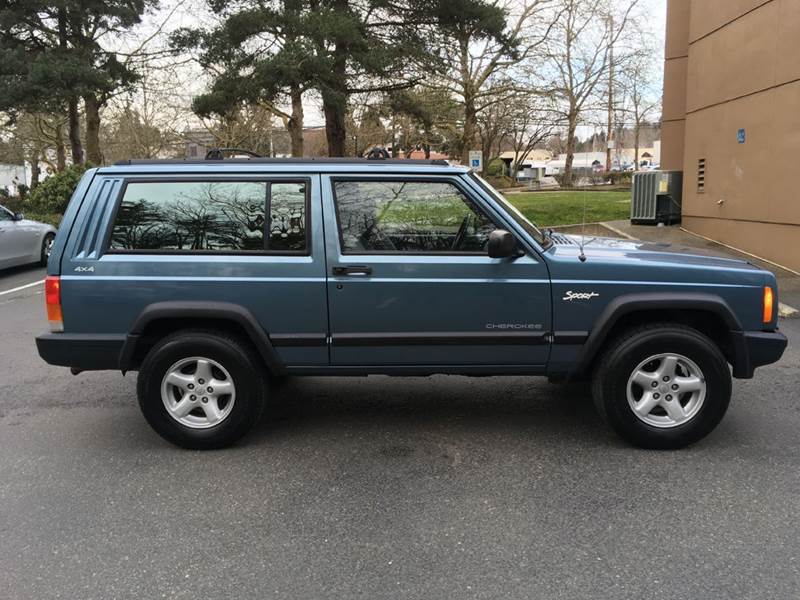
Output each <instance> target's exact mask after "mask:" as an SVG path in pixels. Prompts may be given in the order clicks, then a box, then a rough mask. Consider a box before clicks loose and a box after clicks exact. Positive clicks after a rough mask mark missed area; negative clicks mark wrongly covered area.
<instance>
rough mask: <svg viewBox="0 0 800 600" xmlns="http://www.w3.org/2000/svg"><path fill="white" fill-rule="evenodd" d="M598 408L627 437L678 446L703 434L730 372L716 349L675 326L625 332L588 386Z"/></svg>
mask: <svg viewBox="0 0 800 600" xmlns="http://www.w3.org/2000/svg"><path fill="white" fill-rule="evenodd" d="M592 395H593V397H594V401H595V405H596V406H597V409H598V412H599V413H600V414H601V415H602V416H603V417H604V418H605V420H606V421H607V422H608V423H609V424H610V425H611V427H612V428H613V429H614V430H615V431H616V432H617V433H618V434H619V435H620V436H621V437H622V438H624V439H625V440H627V441H628V442H630V443H632V444H634V445H636V446H639V447H642V448H651V449H676V448H683V447H685V446H688V445H689V444H692V443H694V442H697V441H698V440H700V439H702V438H704V437H705V436H706V435H708V434H709V433H710V432H711V431H712V430H713V429H714V428H715V427H716V426H717V425H718V424H719V422H720V421H721V420H722V417H723V416H724V415H725V412H726V411H727V409H728V404H729V402H730V397H731V375H730V369H729V368H728V363H727V361H726V360H725V357H724V356H723V355H722V353H721V352H720V350H719V348H718V347H717V346H716V344H714V342H712V341H711V340H710V339H709V338H708V337H706V336H705V335H703V334H702V333H700V332H698V331H696V330H694V329H692V328H690V327H685V326H682V325H671V324H659V325H651V326H647V327H642V328H639V329H635V330H632V331H630V332H628V333H627V334H625V335H623V336H621V337H620V338H619V339H618V340H616V341H615V342H614V343H613V344H612V345H611V347H610V348H609V349H608V351H607V352H605V354H604V358H603V360H602V361H601V363H600V365H598V367H597V369H596V370H595V373H594V378H593V383H592Z"/></svg>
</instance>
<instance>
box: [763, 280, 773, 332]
mask: <svg viewBox="0 0 800 600" xmlns="http://www.w3.org/2000/svg"><path fill="white" fill-rule="evenodd" d="M774 302H775V296H774V294H773V292H772V288H771V287H769V286H767V287H765V288H764V323H771V322H772V315H773V314H774V312H773V308H774V307H773V304H774Z"/></svg>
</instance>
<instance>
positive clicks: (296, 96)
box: [286, 88, 304, 157]
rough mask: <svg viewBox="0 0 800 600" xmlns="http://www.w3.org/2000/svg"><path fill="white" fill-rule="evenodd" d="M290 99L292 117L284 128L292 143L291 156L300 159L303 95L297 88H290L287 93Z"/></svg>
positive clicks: (301, 149)
mask: <svg viewBox="0 0 800 600" xmlns="http://www.w3.org/2000/svg"><path fill="white" fill-rule="evenodd" d="M289 95H290V96H291V99H292V116H291V117H290V118H289V122H288V123H287V125H286V128H287V129H288V130H289V138H290V139H291V141H292V156H296V157H302V156H303V152H304V148H303V93H302V92H301V91H300V90H299V89H298V88H292V89H291V91H290V92H289Z"/></svg>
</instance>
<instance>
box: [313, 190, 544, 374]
mask: <svg viewBox="0 0 800 600" xmlns="http://www.w3.org/2000/svg"><path fill="white" fill-rule="evenodd" d="M322 188H323V201H324V206H325V232H326V252H327V267H328V303H329V312H330V332H331V340H330V342H331V351H330V352H331V354H330V356H331V364H332V365H333V366H341V367H346V366H362V367H363V366H369V365H374V366H380V367H384V366H406V367H408V366H415V365H416V366H422V367H428V368H430V367H432V366H445V367H446V366H477V365H482V366H490V367H491V366H504V367H509V368H510V370H512V371H513V370H514V368H515V367H526V368H531V367H537V366H544V365H545V364H546V362H547V359H548V354H549V345H548V343H547V335H546V333H547V332H548V331H549V330H550V313H551V311H550V290H549V286H550V284H549V279H548V272H547V268H546V266H545V265H544V264H543V263H542V261H541V259H539V258H538V257H537V256H536V255H535V254H534V253H532V252H529V253H526V254H524V255H522V256H519V257H516V258H506V259H493V258H490V257H489V256H488V254H487V242H488V237H489V234H490V233H491V232H492V231H493V230H494V229H497V228H504V229H509V227H507V226H506V225H504V223H503V222H502V218H503V217H502V214H501V213H499V212H498V211H497V210H496V208H494V207H492V206H490V205H489V204H488V203H487V202H486V199H484V198H482V197H480V196H479V195H477V194H476V193H475V192H474V191H473V190H472V189H471V188H468V187H467V186H465V185H464V183H463V182H462V181H460V180H459V178H457V177H451V176H438V177H437V176H427V177H423V176H413V177H412V176H408V177H389V176H361V177H346V178H344V177H336V176H323V185H322Z"/></svg>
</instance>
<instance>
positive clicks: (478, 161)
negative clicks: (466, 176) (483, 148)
mask: <svg viewBox="0 0 800 600" xmlns="http://www.w3.org/2000/svg"><path fill="white" fill-rule="evenodd" d="M480 166H481V159H480V158H473V159H472V167H473V168H475V169H477V168H478V167H480Z"/></svg>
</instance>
